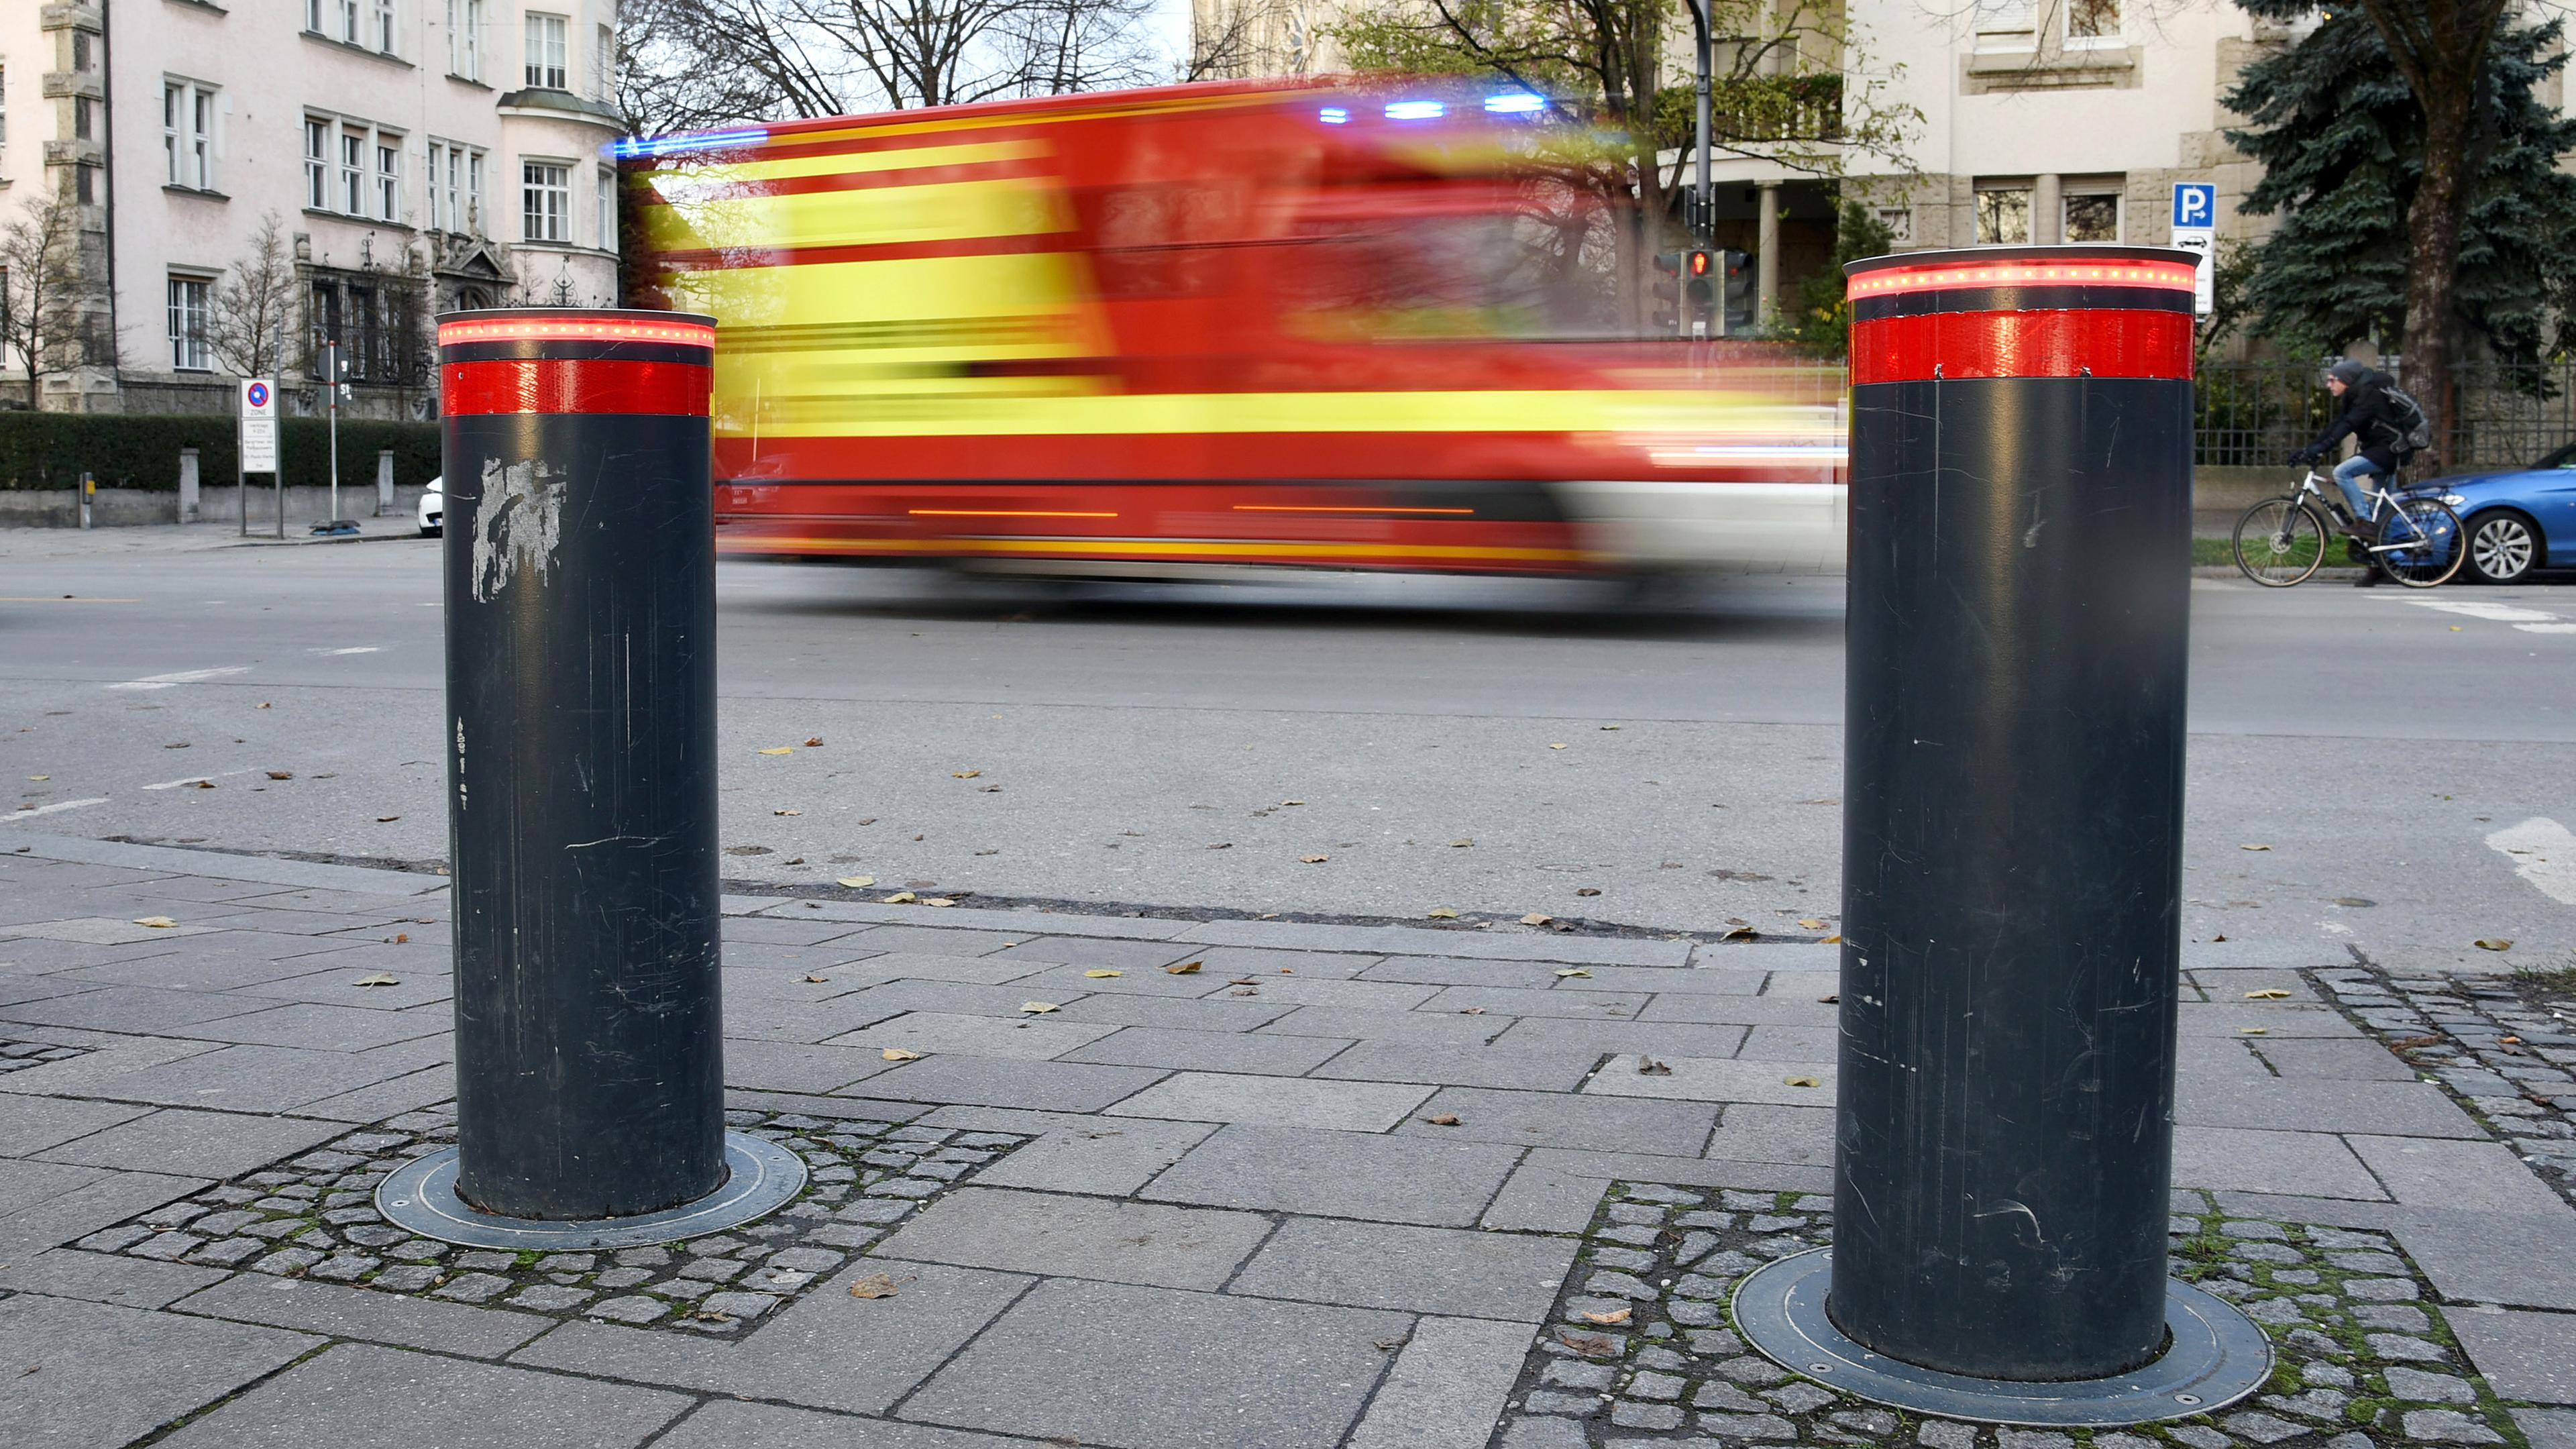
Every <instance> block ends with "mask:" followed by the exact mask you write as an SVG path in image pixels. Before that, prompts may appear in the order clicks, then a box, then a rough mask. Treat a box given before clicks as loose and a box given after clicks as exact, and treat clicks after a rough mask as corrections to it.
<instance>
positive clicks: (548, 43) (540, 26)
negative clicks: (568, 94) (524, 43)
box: [527, 13, 566, 91]
mask: <svg viewBox="0 0 2576 1449" xmlns="http://www.w3.org/2000/svg"><path fill="white" fill-rule="evenodd" d="M527 69H528V84H529V85H530V86H532V87H535V88H536V89H538V90H548V91H559V90H563V89H565V88H566V77H565V75H564V18H563V17H562V16H560V15H538V14H535V13H531V14H530V15H529V16H528V67H527Z"/></svg>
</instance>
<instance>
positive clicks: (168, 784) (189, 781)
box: [143, 766, 258, 790]
mask: <svg viewBox="0 0 2576 1449" xmlns="http://www.w3.org/2000/svg"><path fill="white" fill-rule="evenodd" d="M256 768H258V767H257V766H249V767H245V768H243V769H239V770H226V771H224V773H223V774H221V775H190V776H189V777H188V778H186V779H184V780H164V781H162V782H161V783H160V784H158V785H146V786H144V787H143V788H144V789H146V790H176V789H178V788H179V787H180V786H182V785H194V784H197V783H199V782H201V781H205V780H221V779H224V778H226V777H228V776H232V775H247V774H249V773H250V772H251V770H253V769H256Z"/></svg>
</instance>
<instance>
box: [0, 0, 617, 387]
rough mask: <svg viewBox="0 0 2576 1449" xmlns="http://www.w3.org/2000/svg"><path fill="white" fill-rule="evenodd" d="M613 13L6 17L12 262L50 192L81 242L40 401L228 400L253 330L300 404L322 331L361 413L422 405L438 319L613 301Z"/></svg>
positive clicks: (264, 8) (572, 9)
mask: <svg viewBox="0 0 2576 1449" xmlns="http://www.w3.org/2000/svg"><path fill="white" fill-rule="evenodd" d="M615 18H616V17H615V6H614V0H59V3H57V0H41V3H40V0H9V3H7V4H5V5H0V232H5V231H6V230H7V229H8V228H10V227H12V226H13V225H15V226H18V227H19V228H20V229H21V238H20V245H19V246H18V247H17V248H16V251H17V253H18V254H19V255H20V256H21V258H22V260H21V263H20V265H21V266H22V268H23V267H24V266H25V265H26V262H25V261H24V260H23V258H24V257H25V256H26V254H27V252H28V248H27V247H26V246H25V245H24V241H25V229H26V228H27V227H30V226H33V225H36V224H38V223H41V222H43V221H45V220H47V219H48V210H47V209H48V208H49V207H54V208H58V210H56V211H55V212H53V213H52V216H53V217H54V218H55V219H57V220H59V221H60V222H62V223H65V224H67V225H68V228H69V234H70V239H69V241H68V243H67V246H66V249H65V253H64V256H65V266H64V274H63V275H62V276H61V277H60V278H58V279H56V280H55V283H54V287H53V292H54V295H55V297H57V298H58V299H60V301H61V303H62V307H63V310H62V312H61V314H60V319H59V320H58V321H57V322H56V323H55V324H54V325H53V326H51V327H49V328H48V329H47V331H48V333H49V334H50V336H49V337H48V339H47V342H46V344H45V346H44V348H43V349H41V350H42V351H43V352H44V353H45V356H44V357H43V358H42V359H41V361H42V363H43V375H42V376H41V378H40V382H41V387H40V389H39V396H40V398H41V405H42V406H44V407H46V408H48V409H60V410H70V411H129V412H195V411H220V410H225V409H229V408H230V407H231V406H232V396H233V378H234V377H236V376H238V375H240V374H241V373H242V372H243V371H244V370H246V368H247V367H248V366H250V365H251V362H252V360H253V359H251V358H250V357H248V356H246V355H245V352H246V349H247V348H248V345H249V344H248V341H247V338H248V337H251V336H256V337H261V338H265V339H267V341H268V343H269V347H268V351H267V354H266V355H267V358H268V359H269V360H266V361H264V362H263V363H262V366H263V368H264V370H275V371H278V372H280V373H282V374H283V376H284V377H285V378H286V379H287V383H288V385H287V386H285V387H284V388H282V392H283V394H284V396H285V398H286V400H287V402H288V405H289V407H290V408H291V409H293V410H296V411H299V412H310V411H312V410H314V409H315V408H316V407H317V406H318V405H319V401H320V393H319V390H318V388H317V387H315V386H314V385H313V383H314V381H315V380H316V379H318V378H319V376H320V373H321V362H320V359H321V358H322V357H323V356H324V355H326V354H325V352H324V349H323V344H324V343H326V342H330V343H336V344H338V352H339V354H340V356H341V358H342V361H343V363H344V367H345V375H346V378H347V381H348V382H349V384H350V401H349V402H348V404H347V406H348V407H349V408H351V409H352V410H354V411H356V412H359V413H362V414H369V415H375V416H396V417H399V416H412V417H425V416H429V415H430V414H431V413H432V412H434V410H435V401H434V378H435V370H434V368H432V367H431V366H430V359H431V357H432V347H431V338H430V335H429V326H428V321H429V318H430V317H431V316H433V315H434V314H435V313H437V312H439V311H444V310H450V309H455V308H461V307H479V306H494V305H513V304H521V303H531V304H574V305H601V304H607V303H610V302H613V301H614V300H615V298H616V295H617V277H616V271H617V258H616V246H617V221H616V212H615V206H614V195H615V192H614V185H613V168H612V165H611V162H610V160H609V157H608V154H607V149H608V145H609V143H610V142H611V141H612V140H613V139H614V138H615V136H616V135H617V133H618V130H619V126H618V123H617V120H616V111H615V109H614V107H613V105H612V104H611V102H610V97H611V96H612V95H613V93H614V92H613V80H614V73H613V65H614V57H615V55H616V47H615V31H614V22H615ZM264 235H268V236H273V237H274V238H275V242H276V245H275V247H274V248H273V256H272V258H271V263H270V264H269V265H266V266H263V265H262V258H261V252H262V245H261V244H262V239H263V236H264ZM252 292H259V293H263V294H265V295H267V297H268V299H269V301H270V303H271V305H269V306H267V307H265V308H254V307H253V306H251V303H252V302H253V301H254V300H255V299H254V298H253V297H252V296H250V295H247V294H249V293H252ZM12 295H13V296H18V297H21V298H23V297H24V296H25V295H26V289H25V286H24V281H23V279H22V280H21V284H20V285H19V287H18V288H17V290H16V291H14V292H13V293H12ZM254 313H256V316H254ZM259 318H265V319H266V320H265V322H259V321H258V320H257V319H259ZM22 350H23V349H16V350H12V351H11V352H10V355H8V356H6V357H0V405H8V404H10V403H12V402H14V403H16V404H18V405H23V404H24V402H25V399H26V396H27V388H26V378H27V371H26V368H27V359H26V358H25V357H23V356H20V355H18V352H19V351H22Z"/></svg>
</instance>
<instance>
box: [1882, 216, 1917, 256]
mask: <svg viewBox="0 0 2576 1449" xmlns="http://www.w3.org/2000/svg"><path fill="white" fill-rule="evenodd" d="M1878 224H1879V225H1880V226H1883V227H1886V228H1887V238H1888V240H1890V241H1892V242H1895V243H1897V244H1898V245H1900V246H1902V245H1904V244H1905V243H1907V242H1910V241H1912V240H1914V208H1912V207H1910V206H1882V207H1880V208H1879V209H1878Z"/></svg>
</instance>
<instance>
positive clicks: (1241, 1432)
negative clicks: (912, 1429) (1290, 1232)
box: [901, 1279, 1413, 1449]
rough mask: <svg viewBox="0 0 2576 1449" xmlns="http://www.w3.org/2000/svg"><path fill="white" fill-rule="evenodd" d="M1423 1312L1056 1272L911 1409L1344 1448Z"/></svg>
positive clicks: (1117, 1441) (1085, 1436)
mask: <svg viewBox="0 0 2576 1449" xmlns="http://www.w3.org/2000/svg"><path fill="white" fill-rule="evenodd" d="M1412 1326H1413V1324H1412V1320H1411V1319H1410V1318H1408V1317H1406V1316H1405V1315H1403V1314H1398V1313H1373V1312H1364V1311H1361V1310H1356V1309H1348V1308H1327V1307H1318V1306H1314V1305H1309V1304H1302V1303H1283V1302H1276V1301H1272V1300H1267V1299H1257V1298H1236V1297H1227V1296H1222V1295H1217V1294H1207V1293H1183V1292H1176V1291H1174V1290H1171V1289H1165V1288H1140V1287H1133V1286H1129V1285H1124V1284H1111V1283H1083V1282H1076V1281H1073V1280H1070V1279H1057V1280H1052V1281H1049V1282H1046V1283H1042V1284H1040V1285H1039V1286H1038V1287H1037V1288H1036V1289H1035V1290H1033V1291H1032V1292H1031V1293H1030V1294H1029V1295H1028V1297H1026V1298H1025V1299H1023V1300H1021V1301H1020V1302H1019V1303H1018V1304H1016V1305H1015V1306H1013V1308H1012V1309H1011V1310H1010V1312H1009V1313H1007V1314H1005V1315H1004V1316H1003V1318H1002V1320H1001V1321H1000V1322H998V1323H996V1324H994V1325H993V1327H992V1328H991V1329H989V1330H988V1331H986V1332H985V1333H984V1334H983V1335H982V1336H981V1337H979V1338H978V1339H976V1341H975V1342H974V1343H973V1344H972V1345H971V1346H969V1347H968V1348H967V1350H966V1351H965V1352H964V1353H962V1354H960V1355H958V1357H957V1359H956V1361H955V1362H953V1363H951V1364H949V1365H948V1366H947V1367H946V1368H944V1369H942V1370H941V1371H940V1372H939V1374H938V1375H937V1376H936V1377H934V1378H933V1379H931V1381H930V1382H929V1383H927V1384H925V1385H923V1386H922V1388H921V1390H920V1391H919V1392H917V1393H915V1394H914V1395H913V1396H912V1397H911V1398H909V1399H907V1400H905V1401H904V1404H903V1407H902V1411H901V1412H902V1416H903V1417H904V1418H907V1419H916V1420H921V1421H925V1422H929V1423H936V1424H946V1425H950V1426H954V1427H958V1428H968V1429H986V1430H992V1431H995V1432H1000V1433H1014V1434H1024V1435H1028V1436H1030V1437H1033V1438H1049V1437H1052V1438H1056V1439H1059V1440H1064V1439H1070V1440H1072V1441H1074V1442H1076V1443H1087V1444H1104V1445H1118V1446H1122V1449H1208V1446H1214V1445H1244V1446H1252V1445H1259V1446H1262V1449H1331V1446H1333V1445H1336V1444H1338V1443H1340V1442H1341V1438H1342V1435H1343V1434H1344V1433H1345V1432H1346V1431H1347V1430H1348V1429H1349V1428H1350V1426H1351V1424H1352V1422H1353V1421H1354V1420H1356V1419H1357V1418H1358V1417H1359V1411H1360V1408H1361V1405H1362V1404H1363V1403H1365V1402H1366V1400H1367V1398H1368V1395H1369V1393H1370V1391H1371V1390H1372V1389H1374V1388H1375V1387H1376V1385H1377V1381H1378V1379H1379V1378H1380V1376H1382V1375H1383V1374H1384V1373H1385V1371H1386V1368H1387V1366H1388V1364H1389V1362H1390V1361H1391V1360H1392V1359H1393V1357H1394V1353H1395V1351H1396V1350H1397V1349H1399V1348H1401V1347H1402V1346H1403V1344H1404V1340H1405V1338H1406V1337H1407V1335H1408V1334H1409V1332H1410V1331H1411V1329H1412ZM1256 1345H1257V1347H1255V1346H1256ZM1247 1349H1250V1350H1251V1351H1247ZM1178 1385H1187V1386H1188V1387H1187V1390H1186V1391H1185V1392H1179V1393H1175V1392H1173V1390H1174V1388H1175V1386H1178Z"/></svg>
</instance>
